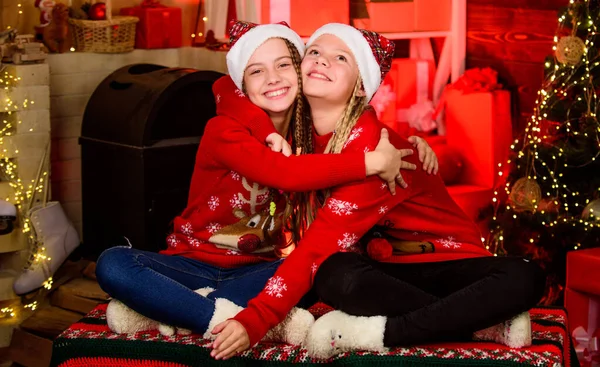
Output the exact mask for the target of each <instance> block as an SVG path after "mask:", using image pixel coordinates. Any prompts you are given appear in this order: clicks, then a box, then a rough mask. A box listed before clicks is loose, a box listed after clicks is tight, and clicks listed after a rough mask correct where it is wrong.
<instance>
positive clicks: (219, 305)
mask: <svg viewBox="0 0 600 367" xmlns="http://www.w3.org/2000/svg"><path fill="white" fill-rule="evenodd" d="M243 309H244V308H243V307H240V306H238V305H236V304H235V303H233V302H231V301H230V300H228V299H225V298H217V299H215V312H214V313H213V316H212V318H211V319H210V322H209V323H208V328H207V329H206V332H205V333H204V338H205V339H216V337H217V335H218V334H217V335H215V334H213V333H212V329H214V328H215V326H217V325H219V324H220V323H222V322H223V321H225V320H228V319H230V318H232V317H234V316H235V315H237V314H238V312H240V311H241V310H243Z"/></svg>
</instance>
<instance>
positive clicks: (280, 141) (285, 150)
mask: <svg viewBox="0 0 600 367" xmlns="http://www.w3.org/2000/svg"><path fill="white" fill-rule="evenodd" d="M265 141H266V143H267V145H268V146H269V148H271V150H272V151H274V152H281V153H282V154H283V155H284V156H286V157H289V156H290V155H292V147H291V146H290V144H289V143H288V142H287V140H285V139H284V138H283V136H281V135H279V134H277V133H271V134H269V136H267V139H265Z"/></svg>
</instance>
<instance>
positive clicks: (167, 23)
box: [121, 1, 182, 48]
mask: <svg viewBox="0 0 600 367" xmlns="http://www.w3.org/2000/svg"><path fill="white" fill-rule="evenodd" d="M121 15H133V16H136V17H138V18H140V21H139V23H138V24H137V27H136V31H135V47H136V48H176V47H181V43H182V27H181V8H175V7H166V6H164V5H161V4H159V3H158V2H150V1H144V2H142V4H141V5H140V6H135V7H130V8H122V9H121Z"/></svg>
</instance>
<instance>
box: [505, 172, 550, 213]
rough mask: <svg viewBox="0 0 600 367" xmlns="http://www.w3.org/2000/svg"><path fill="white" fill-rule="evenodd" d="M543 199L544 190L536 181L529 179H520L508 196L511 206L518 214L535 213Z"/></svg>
mask: <svg viewBox="0 0 600 367" xmlns="http://www.w3.org/2000/svg"><path fill="white" fill-rule="evenodd" d="M541 198H542V190H541V189H540V185H538V183H537V182H536V181H535V180H533V179H530V178H527V177H521V178H520V179H518V180H517V181H516V182H515V184H514V185H513V187H512V190H511V191H510V195H509V196H508V199H509V201H510V206H511V207H512V208H513V209H514V210H515V211H516V212H525V211H529V212H533V211H534V210H535V206H536V204H537V203H539V202H540V200H541Z"/></svg>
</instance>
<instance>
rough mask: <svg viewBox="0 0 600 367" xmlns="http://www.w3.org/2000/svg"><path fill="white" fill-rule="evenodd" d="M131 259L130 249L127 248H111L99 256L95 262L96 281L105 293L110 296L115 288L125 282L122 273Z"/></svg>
mask: <svg viewBox="0 0 600 367" xmlns="http://www.w3.org/2000/svg"><path fill="white" fill-rule="evenodd" d="M131 258H132V253H131V249H130V248H127V247H111V248H109V249H106V250H104V252H102V253H101V254H100V256H99V257H98V261H97V262H96V279H97V280H98V284H99V285H100V287H101V288H102V289H103V290H104V291H105V292H107V293H109V294H111V295H112V291H113V290H114V288H115V286H116V285H117V284H118V283H121V282H123V281H124V280H125V278H126V277H125V276H124V274H123V271H124V270H125V269H127V268H128V263H129V260H130V259H131Z"/></svg>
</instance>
